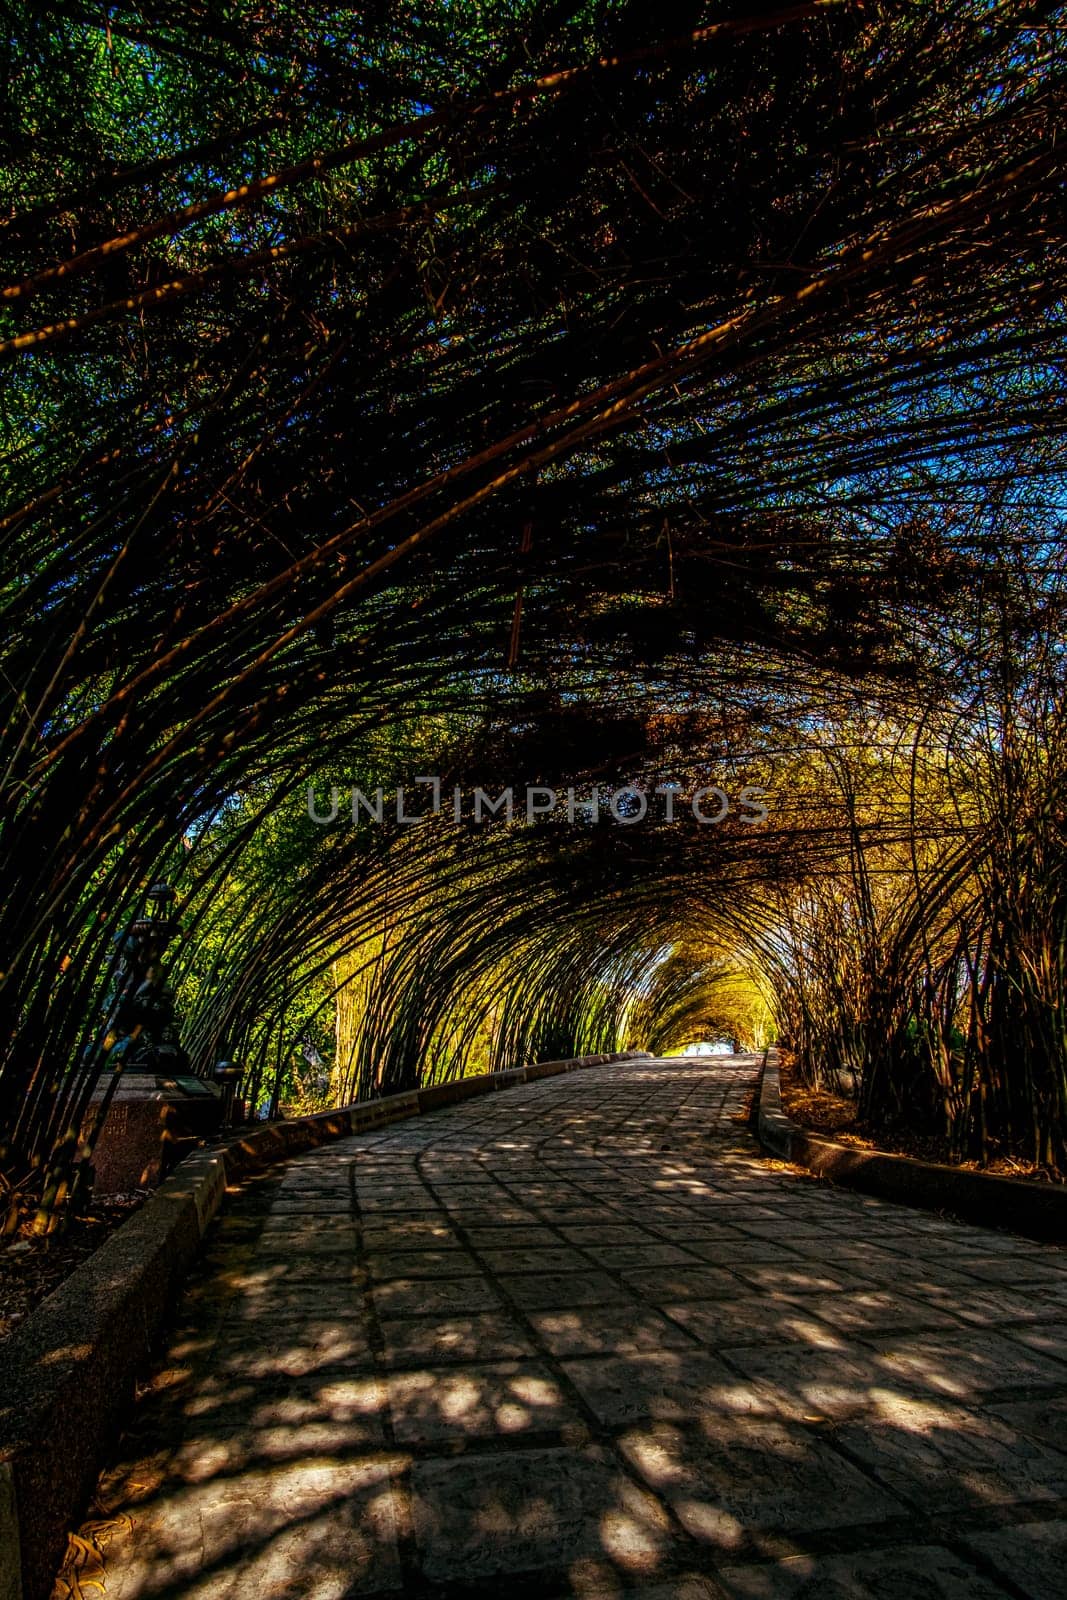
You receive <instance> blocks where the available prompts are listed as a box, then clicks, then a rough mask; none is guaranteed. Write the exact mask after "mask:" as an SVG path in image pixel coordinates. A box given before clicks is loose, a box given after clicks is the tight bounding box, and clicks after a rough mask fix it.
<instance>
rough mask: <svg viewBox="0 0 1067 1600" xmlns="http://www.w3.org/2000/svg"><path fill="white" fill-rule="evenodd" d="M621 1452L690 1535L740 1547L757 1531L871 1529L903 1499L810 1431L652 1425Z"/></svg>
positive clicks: (625, 1441) (762, 1425)
mask: <svg viewBox="0 0 1067 1600" xmlns="http://www.w3.org/2000/svg"><path fill="white" fill-rule="evenodd" d="M620 1448H621V1449H622V1451H623V1453H624V1454H625V1456H626V1457H627V1459H628V1460H629V1461H631V1462H632V1463H633V1466H634V1468H635V1469H636V1471H637V1472H638V1473H640V1475H641V1477H642V1478H643V1479H644V1481H645V1483H647V1484H648V1486H649V1488H651V1489H653V1490H655V1491H656V1492H657V1493H659V1494H661V1495H662V1496H663V1497H664V1499H666V1500H667V1501H668V1502H669V1504H670V1505H671V1506H672V1508H673V1509H674V1512H675V1514H676V1515H677V1517H678V1519H679V1521H680V1522H681V1523H682V1525H683V1527H684V1528H685V1529H686V1531H687V1532H688V1533H689V1534H691V1535H692V1537H693V1538H695V1539H699V1540H700V1541H701V1542H704V1543H707V1544H709V1545H712V1546H713V1547H715V1548H716V1549H719V1550H736V1549H738V1548H740V1547H742V1546H744V1545H746V1544H747V1543H748V1542H749V1541H750V1540H752V1539H753V1538H754V1537H755V1536H758V1535H766V1534H771V1533H779V1534H784V1533H789V1532H793V1531H796V1532H803V1533H805V1534H807V1533H810V1532H812V1531H814V1530H819V1529H829V1528H844V1527H857V1528H861V1527H863V1526H864V1525H867V1524H876V1523H878V1522H880V1521H884V1520H886V1519H887V1518H893V1517H896V1516H899V1515H900V1514H902V1513H903V1512H904V1509H905V1508H904V1507H903V1506H902V1505H901V1503H900V1502H899V1501H897V1500H895V1499H894V1498H893V1497H892V1496H891V1495H889V1494H888V1493H887V1492H886V1491H885V1490H882V1489H879V1488H878V1487H877V1485H876V1484H875V1483H873V1482H872V1481H871V1480H870V1479H869V1478H867V1477H865V1476H864V1474H863V1473H861V1472H860V1471H859V1470H858V1469H857V1468H856V1467H854V1466H852V1465H851V1464H850V1463H849V1462H847V1461H845V1460H844V1459H843V1457H841V1456H839V1455H837V1454H836V1453H835V1452H834V1451H833V1450H832V1449H830V1447H829V1446H828V1445H827V1444H825V1443H824V1442H823V1441H822V1440H821V1439H819V1438H818V1437H816V1435H815V1434H814V1433H813V1432H811V1431H810V1430H808V1431H802V1430H799V1429H789V1428H786V1427H785V1426H783V1425H782V1424H780V1423H776V1422H772V1421H764V1420H761V1419H754V1418H748V1417H726V1418H723V1417H715V1416H706V1417H705V1418H704V1419H703V1421H702V1423H701V1425H700V1427H699V1428H697V1427H692V1426H690V1427H688V1428H684V1429H683V1428H678V1427H672V1426H669V1425H668V1424H666V1423H662V1422H657V1423H651V1424H649V1425H648V1426H647V1427H645V1428H639V1429H633V1430H631V1431H630V1432H628V1433H627V1434H625V1435H624V1436H623V1437H622V1439H621V1440H620Z"/></svg>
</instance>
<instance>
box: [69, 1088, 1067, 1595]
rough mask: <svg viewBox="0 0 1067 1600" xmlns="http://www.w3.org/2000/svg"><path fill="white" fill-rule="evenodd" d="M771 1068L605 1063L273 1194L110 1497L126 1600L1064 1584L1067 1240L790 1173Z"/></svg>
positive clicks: (323, 1169)
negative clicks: (748, 1125)
mask: <svg viewBox="0 0 1067 1600" xmlns="http://www.w3.org/2000/svg"><path fill="white" fill-rule="evenodd" d="M754 1075H755V1063H754V1062H753V1061H752V1060H751V1059H745V1058H738V1059H726V1060H723V1059H722V1058H719V1059H715V1058H711V1059H704V1060H700V1059H688V1060H681V1061H671V1062H637V1063H627V1064H625V1065H614V1066H609V1067H601V1068H594V1069H591V1070H587V1071H583V1072H578V1073H574V1074H571V1075H568V1076H566V1077H563V1078H556V1079H552V1080H548V1081H544V1082H542V1083H539V1084H534V1085H530V1086H526V1087H524V1088H520V1089H516V1090H511V1091H508V1092H507V1093H503V1094H499V1095H492V1096H489V1097H486V1098H485V1099H480V1100H474V1101H471V1102H468V1103H467V1104H465V1105H462V1106H458V1107H456V1108H454V1109H452V1110H448V1111H443V1112H440V1113H438V1114H436V1115H434V1116H430V1117H425V1118H423V1119H421V1120H417V1121H413V1122H410V1123H403V1124H400V1125H398V1126H396V1127H394V1128H393V1129H392V1130H388V1131H386V1132H384V1133H381V1134H378V1135H376V1136H373V1137H370V1138H360V1139H355V1140H349V1141H346V1142H345V1143H344V1144H340V1145H334V1146H331V1147H327V1148H325V1149H323V1150H320V1151H318V1152H315V1153H312V1154H309V1155H307V1156H303V1157H300V1158H299V1159H297V1160H294V1161H293V1162H292V1163H291V1164H290V1165H289V1167H288V1168H287V1169H286V1170H285V1172H284V1174H282V1175H281V1176H280V1177H279V1176H274V1177H271V1178H269V1179H266V1180H263V1181H261V1182H260V1183H259V1184H257V1185H253V1186H252V1187H251V1188H250V1189H249V1190H248V1191H247V1192H246V1193H245V1194H244V1195H243V1196H241V1197H240V1198H239V1199H238V1200H237V1202H236V1203H235V1204H234V1205H233V1206H231V1207H230V1208H229V1210H228V1212H227V1214H226V1216H225V1218H224V1220H223V1221H222V1223H221V1224H220V1226H219V1228H218V1229H217V1231H216V1233H215V1235H214V1238H213V1242H212V1248H211V1249H210V1251H209V1253H208V1255H207V1257H206V1258H205V1261H204V1264H203V1268H202V1270H201V1272H200V1274H199V1276H198V1279H197V1281H196V1282H195V1283H194V1284H193V1285H192V1286H191V1288H190V1291H189V1294H188V1295H187V1297H186V1299H185V1301H184V1302H183V1308H182V1313H181V1317H182V1321H181V1325H180V1326H179V1327H178V1328H177V1330H176V1333H175V1336H174V1340H173V1343H172V1347H171V1350H170V1353H169V1356H168V1359H167V1362H166V1364H165V1366H164V1368H163V1370H162V1371H161V1372H160V1373H159V1374H158V1376H157V1378H156V1379H155V1381H154V1382H153V1384H152V1386H151V1388H150V1389H149V1391H148V1392H147V1393H146V1394H145V1396H144V1397H143V1399H142V1401H141V1403H140V1405H139V1407H138V1409H137V1415H136V1418H135V1420H134V1424H133V1427H132V1428H131V1431H130V1433H129V1434H128V1435H127V1437H126V1439H125V1441H124V1446H123V1449H122V1452H121V1459H120V1460H119V1461H117V1462H116V1464H115V1465H114V1467H113V1469H112V1470H111V1471H110V1472H109V1473H108V1474H107V1475H106V1477H105V1479H104V1480H103V1483H102V1486H101V1495H102V1499H103V1503H104V1504H105V1506H106V1508H107V1510H108V1511H109V1512H111V1513H113V1514H114V1515H115V1516H121V1515H126V1516H128V1517H129V1518H130V1523H129V1525H128V1526H127V1525H126V1524H125V1523H124V1524H123V1525H122V1527H121V1529H120V1530H118V1531H117V1532H116V1533H115V1536H114V1537H113V1539H112V1542H111V1544H110V1546H109V1549H108V1570H107V1591H106V1600H148V1597H151V1600H177V1597H179V1596H180V1597H181V1600H221V1597H226V1600H282V1597H284V1600H290V1597H292V1600H297V1597H301V1600H303V1597H307V1600H341V1597H342V1596H347V1595H382V1596H386V1595H389V1596H392V1595H400V1594H404V1595H412V1596H414V1595H422V1596H428V1595H438V1596H458V1595H488V1596H501V1597H508V1600H511V1597H515V1600H523V1597H527V1596H529V1597H533V1596H538V1597H541V1596H545V1597H548V1600H553V1597H562V1596H565V1595H579V1596H623V1595H629V1594H631V1593H634V1592H636V1593H637V1594H639V1595H641V1596H643V1597H644V1600H654V1597H666V1596H679V1597H698V1596H701V1597H702V1596H715V1595H719V1596H721V1595H723V1594H726V1595H730V1596H738V1597H742V1596H743V1597H746V1600H748V1597H752V1600H756V1597H759V1600H772V1597H773V1600H777V1597H779V1596H780V1597H783V1600H784V1597H788V1600H794V1597H799V1596H806V1597H812V1600H845V1597H854V1596H872V1597H873V1596H877V1597H879V1600H897V1597H900V1600H913V1597H932V1596H952V1597H959V1600H963V1597H967V1600H993V1597H995V1596H997V1597H1003V1596H1004V1595H1005V1594H1010V1595H1014V1596H1015V1597H1016V1600H1018V1597H1019V1596H1021V1595H1026V1596H1031V1597H1040V1600H1053V1597H1054V1596H1055V1597H1056V1600H1060V1597H1062V1596H1063V1594H1064V1593H1065V1592H1067V1583H1065V1581H1064V1570H1065V1567H1067V1520H1065V1518H1067V1347H1065V1333H1067V1253H1064V1252H1061V1251H1057V1250H1055V1249H1052V1248H1049V1247H1041V1246H1038V1245H1032V1244H1028V1243H1026V1242H1025V1241H1022V1240H1019V1239H1015V1238H1012V1237H1009V1236H1006V1235H999V1234H996V1233H989V1232H983V1231H981V1230H979V1229H976V1228H971V1227H965V1226H960V1225H955V1224H952V1223H948V1222H944V1221H942V1220H940V1219H938V1218H937V1217H935V1216H931V1215H929V1214H925V1213H923V1212H919V1211H910V1210H907V1209H904V1208H902V1207H897V1206H890V1205H885V1204H881V1203H878V1202H876V1201H872V1200H868V1199H864V1198H862V1197H860V1196H858V1195H853V1194H849V1193H847V1192H844V1191H835V1190H832V1189H830V1188H828V1187H826V1186H824V1185H822V1184H820V1183H817V1182H815V1181H812V1180H810V1179H804V1178H802V1177H799V1176H797V1175H795V1174H794V1173H792V1172H790V1171H788V1170H786V1169H783V1168H781V1167H780V1166H776V1165H775V1164H773V1163H771V1162H768V1161H767V1160H765V1159H764V1158H763V1157H761V1155H760V1154H759V1152H758V1150H757V1148H756V1146H755V1145H754V1143H753V1142H752V1140H751V1138H750V1137H749V1135H748V1133H747V1132H746V1130H745V1128H744V1126H743V1125H742V1123H741V1122H740V1120H739V1117H740V1113H741V1112H742V1109H743V1103H744V1099H745V1095H746V1092H747V1090H748V1089H749V1088H750V1087H751V1084H752V1082H753V1079H754ZM1057 1446H1058V1448H1057Z"/></svg>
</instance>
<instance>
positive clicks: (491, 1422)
mask: <svg viewBox="0 0 1067 1600" xmlns="http://www.w3.org/2000/svg"><path fill="white" fill-rule="evenodd" d="M388 1388H389V1405H390V1409H391V1411H392V1417H393V1429H394V1433H395V1436H396V1440H397V1443H398V1444H405V1445H408V1444H428V1443H433V1442H435V1441H439V1440H454V1439H482V1438H494V1437H496V1438H502V1439H503V1438H512V1437H516V1436H518V1435H521V1434H526V1433H534V1434H541V1433H553V1432H558V1431H559V1430H560V1429H561V1428H567V1427H569V1429H570V1433H571V1437H572V1441H573V1440H574V1439H578V1438H580V1437H582V1436H584V1434H585V1431H586V1430H585V1427H584V1423H583V1421H582V1417H581V1415H580V1413H579V1412H577V1411H575V1409H574V1407H573V1406H572V1405H571V1404H570V1402H569V1401H568V1400H567V1399H566V1398H565V1397H564V1395H563V1392H562V1390H561V1388H560V1385H559V1382H558V1379H557V1378H556V1377H555V1376H554V1375H553V1374H552V1373H551V1372H550V1371H549V1370H548V1369H547V1368H546V1367H545V1366H543V1365H541V1364H539V1363H538V1362H536V1361H524V1362H516V1361H505V1362H496V1363H489V1364H481V1365H471V1366H464V1367H452V1368H445V1369H443V1370H435V1369H433V1368H428V1369H425V1370H423V1371H414V1372H397V1373H395V1374H394V1375H393V1376H392V1377H391V1378H390V1379H389V1380H388Z"/></svg>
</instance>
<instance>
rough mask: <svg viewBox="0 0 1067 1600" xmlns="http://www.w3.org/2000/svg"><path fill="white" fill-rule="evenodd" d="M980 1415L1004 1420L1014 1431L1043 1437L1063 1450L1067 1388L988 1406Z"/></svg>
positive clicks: (1065, 1444) (1066, 1439)
mask: <svg viewBox="0 0 1067 1600" xmlns="http://www.w3.org/2000/svg"><path fill="white" fill-rule="evenodd" d="M984 1415H987V1416H990V1417H996V1418H998V1419H999V1420H1000V1421H1002V1422H1006V1423H1007V1425H1008V1426H1009V1427H1010V1428H1012V1429H1013V1430H1015V1431H1017V1432H1021V1433H1028V1434H1030V1436H1031V1437H1032V1438H1035V1439H1040V1440H1047V1441H1048V1443H1049V1444H1054V1445H1057V1446H1058V1447H1059V1449H1061V1450H1067V1390H1065V1391H1064V1392H1063V1393H1061V1394H1057V1393H1056V1392H1055V1391H1054V1390H1050V1391H1048V1392H1047V1393H1045V1394H1043V1395H1040V1396H1038V1397H1037V1398H1036V1399H1034V1400H1009V1401H1007V1402H1006V1403H1005V1404H1003V1405H997V1406H990V1407H988V1410H987V1411H986V1412H985V1413H984Z"/></svg>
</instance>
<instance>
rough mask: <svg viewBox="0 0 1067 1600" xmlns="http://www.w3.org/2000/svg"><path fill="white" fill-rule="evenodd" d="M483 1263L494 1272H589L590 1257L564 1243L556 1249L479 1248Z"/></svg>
mask: <svg viewBox="0 0 1067 1600" xmlns="http://www.w3.org/2000/svg"><path fill="white" fill-rule="evenodd" d="M478 1254H479V1256H480V1257H481V1261H482V1265H483V1266H484V1267H485V1268H487V1270H488V1271H489V1272H492V1273H507V1272H588V1271H589V1258H588V1257H587V1256H584V1255H582V1254H581V1252H580V1251H578V1250H568V1249H566V1248H565V1246H563V1245H557V1246H556V1247H555V1248H554V1249H552V1248H550V1249H546V1250H536V1249H535V1250H528V1249H522V1248H521V1247H520V1248H518V1249H507V1250H485V1249H482V1250H479V1252H478Z"/></svg>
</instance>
